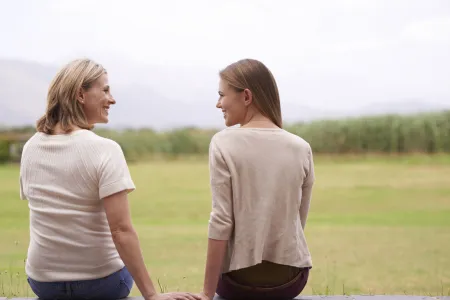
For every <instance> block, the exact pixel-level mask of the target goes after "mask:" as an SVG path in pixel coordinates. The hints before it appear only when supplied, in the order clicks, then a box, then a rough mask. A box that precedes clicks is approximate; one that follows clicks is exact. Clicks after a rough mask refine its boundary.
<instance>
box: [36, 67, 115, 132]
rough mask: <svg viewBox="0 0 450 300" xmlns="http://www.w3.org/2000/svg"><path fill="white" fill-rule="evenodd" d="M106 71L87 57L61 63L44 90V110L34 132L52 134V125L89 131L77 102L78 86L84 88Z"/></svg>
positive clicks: (68, 130)
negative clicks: (45, 107) (45, 98)
mask: <svg viewBox="0 0 450 300" xmlns="http://www.w3.org/2000/svg"><path fill="white" fill-rule="evenodd" d="M103 74H106V70H105V69H104V68H103V66H101V65H100V64H98V63H96V62H94V61H92V60H90V59H87V58H85V59H77V60H74V61H71V62H69V63H68V64H67V65H65V66H64V67H63V68H62V69H61V70H60V71H59V72H58V73H57V74H56V76H55V77H54V78H53V80H52V82H51V84H50V87H49V90H48V93H47V109H46V112H45V114H44V116H42V117H41V118H40V119H39V120H38V121H37V123H36V125H37V126H36V127H37V131H39V132H43V133H46V134H53V133H54V130H55V126H56V124H58V123H59V124H60V126H61V129H62V130H63V131H64V132H65V133H68V132H70V131H72V129H73V127H74V126H77V127H79V128H82V129H88V130H91V129H92V128H93V126H92V125H91V124H89V123H88V120H87V118H86V115H85V114H84V110H83V107H82V105H81V103H80V102H79V101H78V100H77V97H78V95H79V92H80V90H81V89H84V90H88V89H89V88H91V87H92V83H94V82H95V81H96V80H97V79H98V78H100V76H102V75H103Z"/></svg>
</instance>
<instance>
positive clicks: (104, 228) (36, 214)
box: [20, 59, 198, 300]
mask: <svg viewBox="0 0 450 300" xmlns="http://www.w3.org/2000/svg"><path fill="white" fill-rule="evenodd" d="M115 103H116V101H115V99H114V98H113V96H112V94H111V89H110V86H109V83H108V74H107V72H106V70H105V69H104V68H103V67H102V66H101V65H100V64H97V63H96V62H94V61H92V60H89V59H78V60H74V61H72V62H70V63H69V64H67V65H66V66H64V67H63V68H62V69H61V70H60V71H59V72H58V73H57V74H56V76H55V78H54V79H53V81H52V82H51V84H50V88H49V90H48V97H47V111H46V112H45V114H44V116H42V118H40V119H39V120H38V122H37V132H36V133H35V134H34V135H33V136H32V137H31V138H30V139H29V140H28V141H27V143H26V144H25V146H24V148H23V153H22V159H21V166H20V197H21V199H23V200H28V203H29V209H30V244H29V248H28V257H27V260H26V273H27V275H28V282H29V285H30V287H31V289H32V290H33V291H34V293H35V294H36V295H37V296H38V297H39V298H40V299H43V300H46V299H120V298H125V297H127V296H128V295H129V293H130V290H131V288H132V285H133V283H134V282H136V285H137V287H138V289H139V291H140V292H141V294H142V296H143V297H144V299H148V300H153V299H155V300H162V299H183V300H186V299H189V300H192V299H196V298H198V297H197V296H193V295H191V294H189V293H167V294H159V293H157V291H156V290H155V288H154V286H153V283H152V280H151V278H150V276H149V274H148V272H147V269H146V266H145V264H144V260H143V257H142V254H141V249H140V246H139V239H138V236H137V234H136V231H135V229H134V227H133V225H132V222H131V218H130V211H129V205H128V198H127V194H128V193H130V192H131V191H133V190H134V189H135V185H134V183H133V180H132V178H131V175H130V172H129V169H128V166H127V163H126V160H125V157H124V154H123V152H122V149H121V148H120V146H119V145H118V144H117V143H116V142H114V141H112V140H110V139H107V138H103V137H100V136H98V135H96V134H95V133H94V132H93V131H91V129H92V128H93V126H94V124H96V123H107V122H108V112H109V109H110V107H111V105H113V104H115Z"/></svg>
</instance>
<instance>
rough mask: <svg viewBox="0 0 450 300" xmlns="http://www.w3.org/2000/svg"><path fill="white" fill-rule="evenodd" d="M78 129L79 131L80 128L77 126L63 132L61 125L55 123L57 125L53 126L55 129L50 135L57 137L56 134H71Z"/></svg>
mask: <svg viewBox="0 0 450 300" xmlns="http://www.w3.org/2000/svg"><path fill="white" fill-rule="evenodd" d="M80 129H81V128H80V127H78V126H73V127H71V128H70V130H69V131H65V130H63V129H62V127H61V124H60V123H57V124H56V125H55V128H54V129H53V133H52V134H54V135H57V134H67V133H70V132H73V131H75V130H80Z"/></svg>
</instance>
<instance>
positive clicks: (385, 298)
mask: <svg viewBox="0 0 450 300" xmlns="http://www.w3.org/2000/svg"><path fill="white" fill-rule="evenodd" d="M353 299H354V300H436V299H437V298H435V297H428V296H408V295H373V296H372V295H364V296H360V295H358V296H356V295H355V296H353Z"/></svg>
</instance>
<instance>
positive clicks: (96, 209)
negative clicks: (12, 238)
mask: <svg viewBox="0 0 450 300" xmlns="http://www.w3.org/2000/svg"><path fill="white" fill-rule="evenodd" d="M20 183H21V198H22V199H24V200H25V199H26V200H28V201H29V208H30V246H29V249H28V258H27V264H26V270H27V274H28V275H29V276H30V277H32V278H33V279H35V280H38V281H64V280H88V279H95V278H101V277H104V276H107V275H109V274H111V273H113V272H115V271H117V270H118V269H120V268H122V267H123V266H124V264H123V262H122V260H121V259H120V257H119V254H118V252H117V250H116V247H115V245H114V242H113V240H112V237H111V232H110V229H109V225H108V221H107V219H106V214H105V211H104V207H103V205H102V202H101V200H100V199H102V198H103V197H104V195H106V194H110V191H111V190H113V189H117V188H119V187H122V188H124V189H128V190H132V189H134V184H133V182H132V180H131V177H130V174H129V172H128V168H127V166H126V162H125V159H124V157H123V153H122V150H121V149H120V147H119V145H118V144H117V143H115V142H114V141H112V140H109V139H105V138H102V137H100V136H97V135H96V134H95V133H93V132H91V131H89V130H76V131H73V132H72V133H70V134H60V135H48V134H44V133H41V132H38V133H36V134H35V135H34V136H33V137H32V138H31V139H30V140H29V141H28V142H27V143H26V145H25V147H24V150H23V154H22V161H21V177H20Z"/></svg>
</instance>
